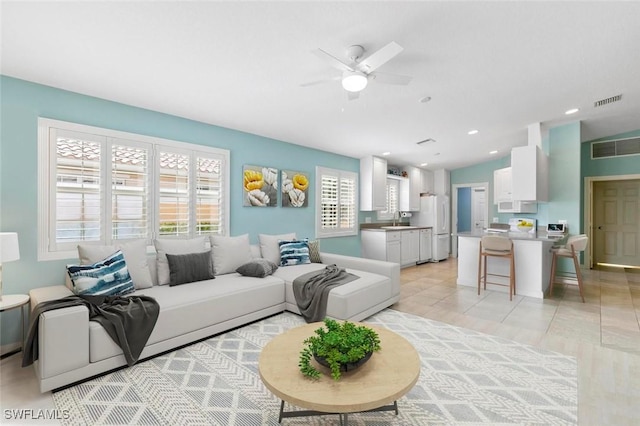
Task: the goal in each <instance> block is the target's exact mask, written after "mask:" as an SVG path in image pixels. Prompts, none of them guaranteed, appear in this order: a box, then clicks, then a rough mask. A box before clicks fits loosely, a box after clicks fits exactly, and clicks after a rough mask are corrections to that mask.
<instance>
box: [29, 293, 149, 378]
mask: <svg viewBox="0 0 640 426" xmlns="http://www.w3.org/2000/svg"><path fill="white" fill-rule="evenodd" d="M70 306H86V307H87V308H88V309H89V320H90V321H97V322H99V323H100V324H101V325H102V326H103V327H104V329H105V330H106V332H107V333H108V334H109V336H110V337H111V338H112V339H113V341H114V342H116V343H117V344H118V346H120V347H121V348H122V352H123V353H124V357H125V359H126V360H127V364H128V365H129V366H131V365H133V364H135V363H136V361H138V358H139V357H140V353H142V350H143V349H144V347H145V345H146V344H147V340H149V336H150V335H151V332H152V331H153V327H154V326H155V325H156V321H157V319H158V314H159V313H160V306H159V305H158V302H156V300H155V299H154V298H152V297H149V296H86V295H83V296H67V297H64V298H62V299H57V300H50V301H48V302H42V303H39V304H38V305H37V306H36V307H35V308H34V309H33V312H31V324H30V325H29V334H28V335H27V340H26V341H25V343H24V348H23V354H22V366H23V367H26V366H28V365H31V364H33V362H34V361H35V360H37V359H38V323H39V322H40V314H41V313H43V312H46V311H50V310H53V309H61V308H67V307H70Z"/></svg>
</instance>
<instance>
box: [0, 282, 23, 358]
mask: <svg viewBox="0 0 640 426" xmlns="http://www.w3.org/2000/svg"><path fill="white" fill-rule="evenodd" d="M28 303H29V295H27V294H5V295H2V300H0V312H5V311H10V310H11V309H16V308H22V309H20V336H21V337H22V340H21V341H20V347H19V348H18V349H16V350H13V351H11V352H7V353H6V354H4V355H2V358H5V357H7V356H9V355H13V354H15V353H18V352H20V351H21V350H22V346H23V345H24V340H25V335H24V307H25V306H27V304H28Z"/></svg>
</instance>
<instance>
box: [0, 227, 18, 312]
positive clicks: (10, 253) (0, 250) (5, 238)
mask: <svg viewBox="0 0 640 426" xmlns="http://www.w3.org/2000/svg"><path fill="white" fill-rule="evenodd" d="M18 259H20V246H19V245H18V234H17V233H15V232H0V300H2V264H3V263H4V262H11V261H14V260H18Z"/></svg>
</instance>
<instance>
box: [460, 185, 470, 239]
mask: <svg viewBox="0 0 640 426" xmlns="http://www.w3.org/2000/svg"><path fill="white" fill-rule="evenodd" d="M457 196H458V232H471V188H470V187H464V188H458V194H457Z"/></svg>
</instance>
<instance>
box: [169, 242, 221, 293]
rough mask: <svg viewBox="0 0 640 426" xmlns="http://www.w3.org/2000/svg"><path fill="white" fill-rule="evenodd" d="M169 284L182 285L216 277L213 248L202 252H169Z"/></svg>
mask: <svg viewBox="0 0 640 426" xmlns="http://www.w3.org/2000/svg"><path fill="white" fill-rule="evenodd" d="M167 261H168V262H169V285H170V286H174V285H180V284H187V283H192V282H195V281H204V280H210V279H212V278H215V275H214V274H213V264H212V262H211V250H209V251H205V252H201V253H189V254H169V253H167Z"/></svg>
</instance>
